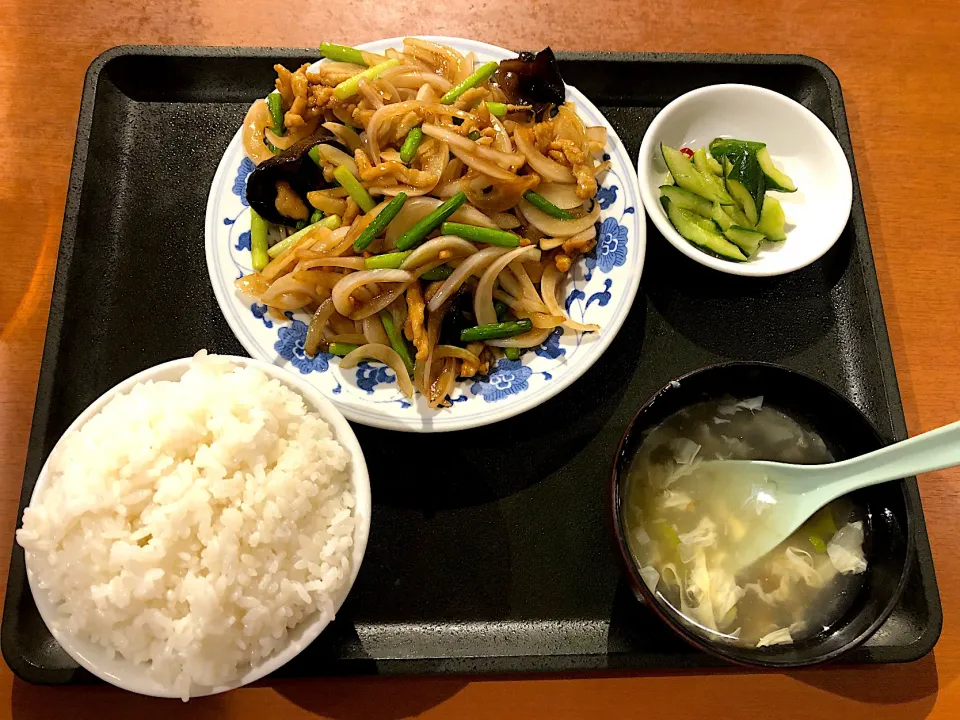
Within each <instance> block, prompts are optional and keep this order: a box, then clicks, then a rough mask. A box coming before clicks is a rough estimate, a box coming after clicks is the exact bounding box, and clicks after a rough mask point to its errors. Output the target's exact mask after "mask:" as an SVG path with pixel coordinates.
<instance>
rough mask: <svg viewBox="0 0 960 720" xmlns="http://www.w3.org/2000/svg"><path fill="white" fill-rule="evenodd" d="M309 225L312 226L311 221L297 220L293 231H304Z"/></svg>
mask: <svg viewBox="0 0 960 720" xmlns="http://www.w3.org/2000/svg"><path fill="white" fill-rule="evenodd" d="M307 225H310V221H309V220H297V221H296V222H295V223H294V224H293V229H294V230H303V229H304V228H305V227H306V226H307Z"/></svg>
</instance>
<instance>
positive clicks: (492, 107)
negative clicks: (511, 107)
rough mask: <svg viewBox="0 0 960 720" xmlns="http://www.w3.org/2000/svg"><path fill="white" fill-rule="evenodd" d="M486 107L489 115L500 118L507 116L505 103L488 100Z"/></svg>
mask: <svg viewBox="0 0 960 720" xmlns="http://www.w3.org/2000/svg"><path fill="white" fill-rule="evenodd" d="M487 109H488V110H489V111H490V114H491V115H493V116H494V117H497V118H500V119H501V120H502V119H503V118H505V117H506V116H507V104H506V103H498V102H488V103H487Z"/></svg>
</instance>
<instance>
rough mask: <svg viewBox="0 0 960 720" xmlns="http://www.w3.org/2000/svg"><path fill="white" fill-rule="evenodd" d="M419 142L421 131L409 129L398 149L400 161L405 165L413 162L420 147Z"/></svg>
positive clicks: (416, 128) (421, 135) (421, 138)
mask: <svg viewBox="0 0 960 720" xmlns="http://www.w3.org/2000/svg"><path fill="white" fill-rule="evenodd" d="M421 140H423V130H421V129H420V128H418V127H415V128H411V129H410V132H408V133H407V137H406V139H405V140H404V141H403V145H402V146H401V147H400V159H401V160H403V161H404V162H405V163H408V162H410V161H411V160H413V158H415V157H416V155H417V148H418V147H420V141H421Z"/></svg>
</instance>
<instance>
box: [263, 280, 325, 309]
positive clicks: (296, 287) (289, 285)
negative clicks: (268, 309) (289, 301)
mask: <svg viewBox="0 0 960 720" xmlns="http://www.w3.org/2000/svg"><path fill="white" fill-rule="evenodd" d="M315 292H316V285H313V284H311V283H308V282H305V281H303V280H298V279H297V278H296V277H294V276H293V273H290V274H289V275H284V276H283V277H280V278H277V280H276V281H274V282H273V283H272V284H271V285H270V287H269V288H267V291H266V292H265V293H263V296H262V297H261V299H260V300H261V302H263V303H265V304H267V305H272V304H273V301H274V300H276V299H277V298H278V297H279V296H281V295H288V294H290V293H298V294H303V295H307V296H309V297H313V295H314V293H315Z"/></svg>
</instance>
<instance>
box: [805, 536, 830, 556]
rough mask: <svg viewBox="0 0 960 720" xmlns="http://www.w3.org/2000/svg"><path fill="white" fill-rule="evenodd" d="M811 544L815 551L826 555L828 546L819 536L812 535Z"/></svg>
mask: <svg viewBox="0 0 960 720" xmlns="http://www.w3.org/2000/svg"><path fill="white" fill-rule="evenodd" d="M809 539H810V544H811V545H813V549H814V550H816V551H817V552H821V553H825V552H826V551H827V544H826V543H825V542H824V541H823V538H821V537H820V536H819V535H810V538H809Z"/></svg>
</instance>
